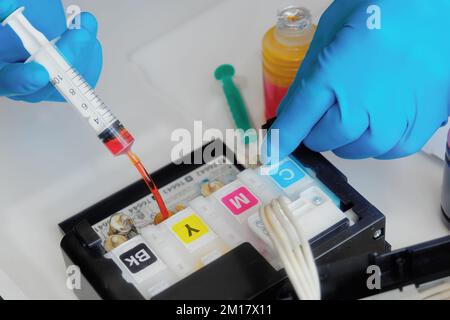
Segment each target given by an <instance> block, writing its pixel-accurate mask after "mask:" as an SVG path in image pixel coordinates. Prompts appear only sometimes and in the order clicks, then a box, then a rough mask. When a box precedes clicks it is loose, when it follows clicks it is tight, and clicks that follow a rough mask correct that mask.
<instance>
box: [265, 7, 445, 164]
mask: <svg viewBox="0 0 450 320" xmlns="http://www.w3.org/2000/svg"><path fill="white" fill-rule="evenodd" d="M370 5H377V6H378V7H379V9H380V13H381V20H380V21H381V29H370V28H369V27H368V23H367V21H368V20H369V22H370V23H369V25H372V23H373V22H374V21H375V22H376V20H372V19H371V18H373V17H374V16H372V13H373V12H371V13H368V8H369V6H370ZM369 11H370V10H369ZM449 12H450V1H448V0H434V1H424V0H370V1H366V0H336V1H334V3H333V4H332V5H331V6H330V7H329V8H328V9H327V11H326V12H325V13H324V14H323V16H322V18H321V19H320V23H319V25H318V30H317V33H316V35H315V37H314V39H313V42H312V44H311V47H310V50H309V52H308V54H307V56H306V59H305V61H304V62H303V65H302V66H301V68H300V70H299V73H298V75H297V79H296V80H295V81H294V83H293V85H292V86H291V88H290V90H289V91H288V94H287V95H286V97H285V99H284V100H283V102H282V103H281V105H280V108H279V110H278V115H277V120H276V122H275V123H274V124H273V126H272V127H271V129H279V130H280V131H279V135H280V145H279V155H280V158H284V157H285V156H287V155H289V154H290V153H291V152H292V151H293V150H294V149H295V148H296V147H297V146H298V145H299V144H300V143H301V142H304V144H305V145H306V146H307V147H309V148H310V149H312V150H315V151H319V152H322V151H327V150H332V151H333V152H334V153H335V154H336V155H338V156H340V157H342V158H350V159H359V158H367V157H375V158H379V159H391V158H398V157H403V156H407V155H410V154H412V153H415V152H417V151H418V150H420V149H421V148H422V146H423V145H424V144H425V143H426V142H427V140H428V139H429V138H430V137H431V136H432V135H433V133H434V132H435V131H436V130H437V129H438V128H439V127H440V126H442V125H443V124H445V123H446V121H447V118H448V116H449V109H450V41H449V37H448V33H449V30H450V19H449V18H448V13H449ZM375 26H376V25H375ZM270 134H271V133H270V131H269V135H270ZM269 142H270V139H269ZM270 146H271V145H270V143H269V147H270ZM271 154H275V153H274V151H270V150H269V159H266V160H265V161H266V162H270V156H271Z"/></svg>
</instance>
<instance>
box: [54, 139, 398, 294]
mask: <svg viewBox="0 0 450 320" xmlns="http://www.w3.org/2000/svg"><path fill="white" fill-rule="evenodd" d="M212 143H220V144H222V142H220V141H214V142H212ZM205 148H206V146H204V147H203V148H201V149H199V150H196V151H194V152H193V153H192V154H191V155H188V156H187V157H189V158H191V159H193V157H194V153H196V152H203V150H204V149H205ZM223 150H224V154H225V152H226V147H225V146H224V145H223ZM293 155H294V157H295V158H296V159H297V160H298V161H300V162H301V163H302V164H303V165H304V166H305V167H307V168H309V169H311V170H312V171H314V172H315V174H316V177H317V178H318V179H319V180H320V181H321V182H322V183H323V184H324V185H325V186H327V187H328V188H329V189H330V190H331V191H332V192H334V193H335V195H336V196H337V197H338V198H339V199H340V201H341V208H342V209H344V210H347V209H353V211H354V212H355V213H356V214H357V215H358V217H359V220H358V221H357V222H356V223H355V224H354V225H352V226H348V225H339V226H336V228H335V229H334V230H333V231H332V232H327V233H324V234H323V235H319V236H318V237H316V238H314V239H313V240H312V241H311V246H312V249H313V253H314V255H315V257H316V262H317V263H318V265H323V264H329V263H332V262H336V261H338V260H342V259H347V258H351V257H353V256H357V255H362V254H370V253H380V254H381V253H385V252H388V251H389V250H390V245H389V244H388V243H387V242H386V241H385V239H384V234H385V217H384V215H383V214H382V213H381V212H380V211H379V210H378V209H376V208H375V207H374V206H373V205H372V204H370V202H369V201H367V200H366V199H365V198H364V197H362V196H361V195H360V194H359V193H358V192H357V191H356V190H355V189H353V188H352V187H351V186H350V185H349V184H348V182H347V178H346V177H345V176H344V175H343V174H342V173H341V172H340V171H339V170H338V169H337V168H335V167H334V166H333V165H332V164H331V163H330V162H329V161H328V160H326V159H325V158H324V157H323V156H322V155H320V154H318V153H315V152H312V151H310V150H308V149H306V148H305V147H300V148H299V149H297V150H296V151H295V152H294V153H293ZM233 161H234V162H233V163H234V164H235V165H236V167H237V168H238V169H239V170H242V169H243V167H242V166H241V165H240V164H237V162H236V159H235V157H234V156H233ZM201 165H203V164H198V165H193V164H192V165H175V164H173V163H172V164H169V165H168V166H166V167H164V168H162V169H160V170H158V171H156V172H155V173H154V174H153V176H154V178H155V181H156V183H157V185H158V186H159V187H162V186H164V185H166V184H168V183H170V182H172V181H174V180H176V179H177V178H179V177H181V176H183V175H185V174H187V173H189V172H190V171H192V170H194V169H196V168H198V167H200V166H201ZM147 194H148V189H147V188H146V186H145V184H144V183H143V182H140V181H139V182H136V183H134V184H132V185H131V186H128V187H127V188H125V189H123V190H121V191H119V192H117V193H115V194H113V195H112V196H110V197H108V198H106V199H105V200H103V201H101V202H99V203H97V204H95V205H94V206H92V207H90V208H88V209H86V210H84V211H82V212H81V213H79V214H77V215H75V216H74V217H72V218H70V219H67V220H66V221H64V222H62V223H61V224H60V228H61V230H62V231H63V232H64V233H65V235H64V237H63V239H62V241H61V247H62V249H63V251H64V253H65V255H66V256H67V263H70V264H76V265H78V266H79V267H80V270H81V272H82V273H83V275H84V277H85V278H86V280H87V281H88V282H89V284H91V285H92V287H93V288H94V289H95V290H96V291H97V293H98V294H99V295H100V297H102V298H105V299H142V296H141V295H140V294H139V293H138V291H137V290H136V289H135V288H134V287H133V286H132V285H130V284H128V283H127V282H126V281H125V280H124V279H123V278H122V276H121V271H120V269H119V268H118V267H117V266H116V265H115V264H114V262H113V261H111V260H109V259H106V258H103V253H104V251H103V248H101V246H100V245H96V244H95V243H98V241H97V239H95V235H94V234H93V233H92V232H93V231H92V228H90V227H89V226H90V225H92V224H95V223H97V222H99V221H101V220H103V219H104V218H107V217H108V216H110V215H111V214H114V213H115V212H117V211H119V210H121V209H123V208H124V207H126V206H128V205H130V204H132V203H133V202H135V201H137V200H139V199H141V198H142V197H144V196H145V195H147ZM91 231H92V232H91ZM376 232H381V234H379V235H378V236H377V237H374V235H375V234H376ZM248 247H250V248H248ZM251 249H252V247H251V246H247V247H246V250H251ZM241 250H243V249H242V248H241V246H240V247H238V248H235V249H234V250H232V251H230V253H228V254H227V255H225V256H223V257H221V258H219V259H217V260H216V261H215V262H213V263H212V264H211V265H210V266H207V267H205V268H202V269H201V270H199V271H197V272H196V273H194V274H193V275H191V276H189V277H187V278H186V279H183V280H182V281H180V282H178V283H177V284H176V285H174V286H173V287H176V288H177V294H176V295H174V297H175V296H176V298H180V299H182V298H185V299H190V298H191V297H192V291H189V290H186V291H185V295H183V294H181V292H183V290H182V288H183V287H185V288H191V287H192V286H193V283H192V281H195V285H196V286H197V287H199V286H200V287H202V291H201V292H203V294H199V295H197V297H198V298H204V299H208V298H210V297H212V296H214V297H215V298H217V299H231V298H233V299H234V298H240V299H253V298H256V297H258V298H262V299H263V298H271V299H272V298H279V295H280V292H281V291H282V290H281V289H283V288H289V287H290V284H289V281H288V280H287V278H286V275H285V273H284V270H281V271H280V272H275V273H276V275H277V276H273V274H271V275H268V277H269V278H270V279H271V281H270V283H266V288H265V290H261V288H260V287H259V286H257V285H255V286H253V287H252V285H253V284H255V282H254V281H251V278H250V281H248V282H247V283H242V285H243V286H244V285H246V286H250V287H241V289H242V290H241V292H245V295H239V294H237V292H239V290H238V289H239V287H238V288H234V291H233V293H232V294H231V293H230V288H229V287H227V284H228V285H229V284H230V283H231V282H233V281H234V279H224V281H223V282H221V283H222V284H223V285H224V286H225V287H217V285H216V286H214V287H211V283H213V279H212V278H211V276H209V275H208V272H209V274H210V275H217V274H223V273H224V272H223V265H225V264H227V265H228V262H226V263H225V261H229V260H230V259H231V260H234V261H236V259H234V257H233V255H236V256H239V255H241V254H242V253H241ZM249 254H253V253H251V252H250V251H249ZM256 254H258V253H257V252H256ZM227 259H228V260H227ZM248 263H250V262H248ZM248 263H247V262H246V261H242V262H241V263H240V265H236V270H240V269H241V270H246V274H247V275H248V276H249V277H251V275H252V274H255V275H256V274H258V276H261V272H266V271H262V270H261V269H260V268H259V267H258V265H257V264H252V265H249V264H248ZM211 268H215V270H213V271H212V272H211ZM252 270H253V272H252ZM264 270H266V269H264ZM230 276H231V275H230ZM233 277H235V278H236V275H234V276H233ZM198 279H203V280H202V283H200V284H199V283H198ZM170 290H171V288H169V289H168V291H167V292H170ZM252 290H253V291H254V292H252ZM280 290H281V291H280ZM286 290H287V291H288V292H291V293H290V294H291V295H292V290H289V289H286ZM167 292H163V293H161V294H160V295H159V296H158V297H156V298H162V297H163V298H164V299H168V298H170V297H171V295H170V294H167ZM208 292H213V293H214V294H213V295H212V294H208ZM227 292H228V293H230V295H231V296H228V295H227ZM250 292H252V293H250ZM79 296H80V297H82V296H83V294H82V292H79ZM325 298H326V296H325Z"/></svg>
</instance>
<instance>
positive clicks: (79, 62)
mask: <svg viewBox="0 0 450 320" xmlns="http://www.w3.org/2000/svg"><path fill="white" fill-rule="evenodd" d="M21 6H24V7H25V12H24V15H25V16H26V17H27V18H28V19H29V20H30V22H31V24H33V25H34V26H35V27H36V28H37V29H38V30H39V31H41V32H42V33H44V34H45V35H46V36H47V38H49V39H50V40H52V39H55V38H57V37H60V36H61V38H60V40H59V41H58V42H57V46H58V48H59V49H60V51H61V52H62V54H63V55H64V56H65V57H66V58H67V59H68V61H69V62H70V63H71V64H72V65H73V66H74V67H75V68H76V69H77V70H78V71H79V72H80V73H81V74H82V75H83V76H84V77H85V78H86V80H87V81H88V82H89V83H90V84H91V85H92V86H95V84H96V83H97V81H98V78H99V76H100V72H101V68H102V49H101V46H100V43H99V41H98V40H97V21H96V19H95V17H94V16H93V15H91V14H89V13H85V12H83V13H81V28H80V29H74V30H67V25H66V17H65V12H64V8H63V6H62V4H61V1H60V0H39V1H36V0H0V21H3V20H4V19H5V18H6V17H7V16H8V15H9V14H10V13H12V12H13V11H14V10H15V9H16V8H17V7H21ZM28 58H29V54H28V53H27V52H26V51H25V49H24V48H23V46H22V43H21V42H20V39H19V38H18V37H17V36H16V35H15V33H14V32H13V31H12V30H11V29H10V28H9V27H8V26H7V27H2V26H0V96H7V97H9V98H12V99H14V100H23V101H27V102H39V101H43V100H47V101H65V100H64V99H63V97H62V96H61V95H60V94H59V93H58V92H57V91H56V90H55V89H54V88H53V86H52V85H51V84H50V82H49V75H48V73H47V71H46V70H45V68H44V67H42V66H41V65H40V64H38V63H35V62H30V63H23V62H24V61H25V60H27V59H28Z"/></svg>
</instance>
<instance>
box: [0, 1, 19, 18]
mask: <svg viewBox="0 0 450 320" xmlns="http://www.w3.org/2000/svg"><path fill="white" fill-rule="evenodd" d="M18 7H19V3H18V1H17V0H6V1H0V22H3V20H5V19H6V18H8V16H9V15H10V14H11V13H13V12H14V11H15V10H16V9H17V8H18Z"/></svg>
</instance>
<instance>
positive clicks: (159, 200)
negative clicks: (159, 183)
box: [127, 151, 169, 221]
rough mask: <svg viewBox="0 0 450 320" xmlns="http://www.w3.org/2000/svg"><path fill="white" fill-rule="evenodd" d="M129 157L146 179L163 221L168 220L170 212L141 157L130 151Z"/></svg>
mask: <svg viewBox="0 0 450 320" xmlns="http://www.w3.org/2000/svg"><path fill="white" fill-rule="evenodd" d="M127 155H128V157H129V158H130V160H131V162H132V163H133V165H134V166H135V167H136V169H137V170H138V171H139V173H140V174H141V176H142V179H144V182H145V184H146V185H147V187H148V188H149V189H150V191H151V193H152V194H153V197H154V198H155V200H156V203H157V204H158V207H159V210H160V211H161V216H162V220H163V221H164V220H166V219H167V218H168V217H169V211H168V210H167V207H166V204H165V203H164V200H163V198H162V197H161V194H160V193H159V190H158V188H157V187H156V184H155V182H154V181H153V179H152V177H151V176H150V174H149V173H148V171H147V169H145V167H144V165H143V164H142V162H141V160H140V159H139V157H138V156H137V155H136V154H135V153H134V152H132V151H128V153H127Z"/></svg>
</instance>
